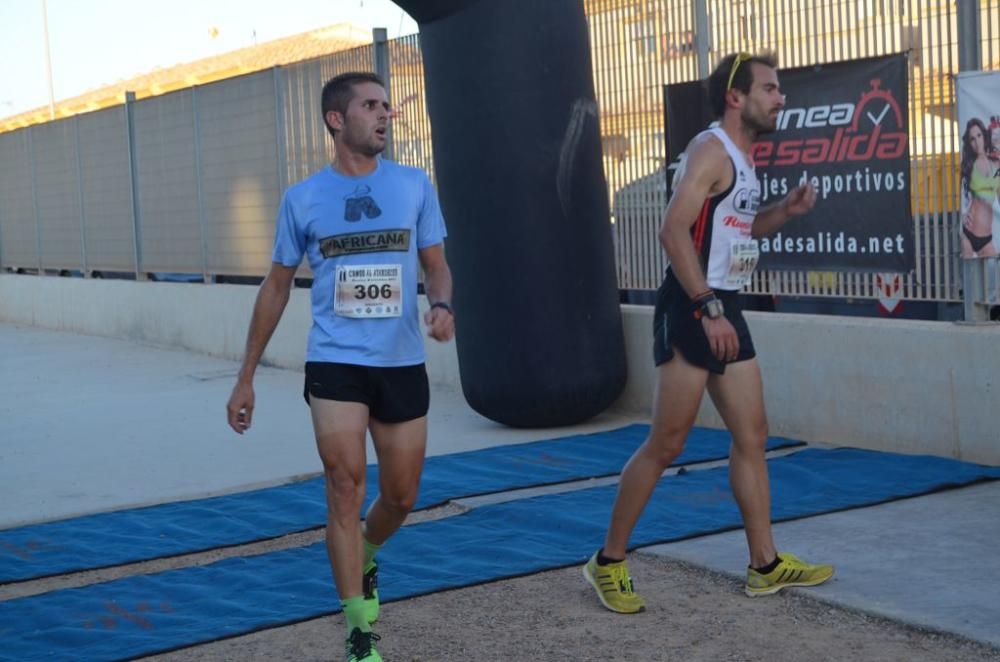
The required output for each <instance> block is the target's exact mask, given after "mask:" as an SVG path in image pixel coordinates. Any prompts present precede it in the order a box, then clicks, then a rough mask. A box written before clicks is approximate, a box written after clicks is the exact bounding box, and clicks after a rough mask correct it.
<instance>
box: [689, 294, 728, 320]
mask: <svg viewBox="0 0 1000 662" xmlns="http://www.w3.org/2000/svg"><path fill="white" fill-rule="evenodd" d="M725 314H726V309H725V307H724V306H723V305H722V301H721V300H720V299H719V298H718V297H715V296H711V297H708V298H707V299H705V300H704V301H702V302H701V305H700V306H699V307H698V308H696V309H695V311H694V316H695V319H701V318H702V317H707V318H708V319H710V320H717V319H719V318H720V317H722V316H723V315H725Z"/></svg>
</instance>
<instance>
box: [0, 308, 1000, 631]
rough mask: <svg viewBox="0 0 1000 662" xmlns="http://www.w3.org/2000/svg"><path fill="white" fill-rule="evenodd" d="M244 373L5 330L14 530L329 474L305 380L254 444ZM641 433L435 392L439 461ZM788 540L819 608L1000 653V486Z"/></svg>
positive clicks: (212, 361)
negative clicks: (242, 387)
mask: <svg viewBox="0 0 1000 662" xmlns="http://www.w3.org/2000/svg"><path fill="white" fill-rule="evenodd" d="M236 369H237V364H235V363H234V362H232V361H227V360H222V359H217V358H211V357H207V356H202V355H198V354H193V353H189V352H182V351H177V350H172V349H165V348H158V347H152V346H148V345H140V344H136V343H133V342H129V341H124V340H114V339H109V338H100V337H94V336H83V335H74V334H68V333H61V332H54V331H47V330H42V329H38V328H34V327H27V326H13V325H2V324H0V528H8V527H12V526H17V525H20V524H26V523H32V522H41V521H47V520H53V519H62V518H65V517H71V516H75V515H81V514H87V513H93V512H101V511H106V510H115V509H120V508H127V507H133V506H137V505H148V504H153V503H160V502H166V501H175V500H181V499H191V498H199V497H203V496H207V495H213V494H221V493H226V492H232V491H238V490H243V489H248V488H252V487H260V486H265V485H273V484H280V483H283V482H287V481H289V480H293V479H295V478H298V477H301V476H303V475H311V474H315V473H317V472H318V471H319V470H320V464H319V460H318V458H317V456H316V451H315V448H314V446H313V442H312V430H311V425H310V422H309V416H308V410H307V409H306V406H305V404H304V402H303V400H302V396H301V388H302V375H301V373H299V372H296V371H290V370H281V369H275V368H268V367H263V368H261V369H260V370H259V372H258V376H257V379H256V392H257V409H256V412H255V418H254V424H253V427H252V429H251V431H250V432H249V433H248V434H247V435H245V436H243V437H240V436H238V435H236V434H235V433H233V432H232V431H231V430H230V429H229V428H228V426H227V425H226V422H225V415H224V405H225V401H226V399H227V397H228V394H229V390H230V389H231V387H232V383H233V379H234V376H235V372H236ZM631 422H636V421H635V418H634V417H629V416H623V415H619V414H616V413H615V412H609V413H605V414H602V415H601V416H599V417H597V418H596V419H594V420H592V421H589V422H588V423H587V424H585V425H579V426H574V427H573V428H564V429H558V430H513V429H509V428H505V427H503V426H500V425H499V424H496V423H493V422H492V421H489V420H486V419H484V418H482V417H481V416H479V415H478V414H476V413H475V412H473V411H471V410H470V409H469V408H468V406H467V405H466V404H465V402H464V400H463V398H462V396H461V394H460V393H458V392H455V391H453V390H448V389H441V388H436V389H435V390H434V392H433V395H432V406H431V414H430V428H431V437H430V441H429V445H428V453H429V454H431V455H436V454H442V453H450V452H456V451H461V450H472V449H476V448H483V447H487V446H495V445H501V444H513V443H520V442H525V441H532V440H537V439H545V438H552V437H557V436H564V435H567V434H572V433H584V432H593V431H597V430H604V429H609V428H614V427H618V426H621V425H625V424H628V423H631ZM593 485H594V483H593V482H587V481H585V482H584V483H582V484H577V485H573V484H571V485H566V486H561V487H559V488H558V489H576V488H578V487H581V486H587V487H590V486H593ZM467 505H472V506H474V505H475V503H471V504H467ZM775 532H776V538H777V539H778V541H779V547H782V548H786V549H788V550H789V551H793V552H795V553H796V554H799V555H800V556H802V557H804V558H807V559H812V558H815V559H820V560H824V561H826V560H829V561H831V562H833V563H835V564H836V565H837V575H836V577H835V579H834V580H833V581H832V582H830V583H829V584H827V585H825V586H823V587H817V588H814V589H810V590H809V594H810V595H811V596H813V597H815V598H817V599H820V600H825V601H829V602H831V603H836V604H839V605H843V606H846V607H849V608H852V609H858V610H862V611H865V612H869V613H873V614H878V615H881V616H885V617H887V618H890V619H895V620H900V621H903V622H906V623H910V624H914V625H917V626H920V627H925V628H931V629H935V630H942V631H947V632H951V633H955V634H959V635H962V636H965V637H968V638H971V639H974V640H977V641H980V642H983V643H988V644H991V645H993V646H997V647H1000V597H998V596H1000V580H998V577H1000V483H997V482H994V483H988V484H983V485H976V486H973V487H968V488H964V489H961V490H953V491H948V492H944V493H940V494H936V495H930V496H925V497H919V498H914V499H906V500H902V501H897V502H893V503H889V504H884V505H880V506H874V507H870V508H863V509H857V510H852V511H847V512H843V513H835V514H831V515H824V516H818V517H812V518H808V519H805V520H800V521H796V522H789V523H784V524H778V525H776V527H775ZM645 551H649V552H653V553H656V554H663V555H666V556H669V557H673V558H678V559H682V560H685V561H689V562H692V563H695V564H697V565H701V566H704V567H708V568H712V569H715V570H719V571H722V572H729V573H733V574H741V573H742V569H743V567H744V565H745V563H746V551H745V543H744V541H743V535H742V533H741V532H730V533H724V534H718V535H714V536H707V537H703V538H697V539H693V540H688V541H684V542H680V543H673V544H668V545H659V546H656V547H651V548H647V549H646V550H645ZM640 581H641V578H640Z"/></svg>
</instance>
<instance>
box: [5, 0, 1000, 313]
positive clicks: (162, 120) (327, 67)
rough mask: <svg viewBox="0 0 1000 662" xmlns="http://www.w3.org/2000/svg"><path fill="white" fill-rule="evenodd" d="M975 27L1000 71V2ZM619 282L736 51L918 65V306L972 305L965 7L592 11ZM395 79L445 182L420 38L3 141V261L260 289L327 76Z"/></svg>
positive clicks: (406, 152) (648, 248)
mask: <svg viewBox="0 0 1000 662" xmlns="http://www.w3.org/2000/svg"><path fill="white" fill-rule="evenodd" d="M974 4H978V12H976V13H974V15H973V17H972V18H974V19H976V20H975V21H974V25H975V27H976V29H977V31H978V34H979V42H978V45H979V53H980V62H979V63H978V67H979V68H982V69H991V68H997V67H1000V0H981V1H980V2H978V3H974ZM584 5H585V10H586V12H587V15H588V20H589V25H590V38H591V47H592V61H593V69H594V82H595V89H596V93H597V98H598V102H599V105H600V109H601V128H602V138H603V147H604V166H605V173H606V177H607V182H608V195H609V198H610V203H611V210H612V219H611V222H612V223H614V227H615V232H614V236H615V251H616V260H617V265H618V280H619V286H620V287H621V288H624V289H654V288H656V287H657V286H658V284H659V281H660V279H661V277H662V274H663V269H664V268H665V266H666V265H665V256H664V254H663V251H662V249H661V248H660V246H659V243H658V240H657V228H658V226H659V223H660V220H661V217H662V214H663V210H664V209H665V207H666V186H665V181H666V180H665V177H666V173H665V165H666V163H665V161H666V144H665V139H664V134H665V130H664V112H663V88H664V86H665V85H666V84H669V83H676V82H683V81H688V80H695V79H698V78H701V77H704V76H706V75H707V74H708V72H709V70H710V68H711V66H712V65H713V64H714V62H715V61H716V60H717V59H718V58H720V57H722V56H723V55H724V54H726V53H728V52H732V51H736V50H762V49H767V50H772V51H774V52H775V53H776V54H777V56H778V58H779V61H780V63H781V65H782V66H788V67H794V66H801V65H808V64H817V63H826V62H833V61H838V60H845V59H852V58H859V57H868V56H874V55H880V54H886V53H893V52H901V51H905V52H908V53H909V54H910V57H909V83H910V98H909V108H910V117H909V126H910V127H911V128H910V152H911V155H912V164H911V175H912V179H911V181H912V184H911V198H912V208H913V222H914V228H915V234H916V251H917V267H916V269H915V271H914V272H913V273H912V274H908V275H907V276H906V277H905V279H904V285H903V292H902V294H903V298H904V299H910V300H924V301H960V300H961V283H962V276H961V268H960V264H959V258H958V248H959V246H958V240H957V223H958V219H957V211H956V207H957V170H958V167H957V165H958V158H957V152H958V146H957V140H958V138H957V135H958V130H957V128H956V126H955V119H954V118H955V109H954V106H955V103H954V100H955V93H954V85H953V75H954V74H955V73H957V72H958V70H959V55H960V53H959V33H960V31H961V30H963V29H964V28H962V22H961V21H959V20H958V16H957V9H956V5H955V4H954V3H951V2H939V1H937V0H861V1H858V2H856V1H854V0H850V1H848V0H798V1H796V0H644V1H643V0H586V2H585V3H584ZM358 69H366V70H371V69H381V73H382V74H383V75H384V76H386V77H387V79H388V82H389V88H390V89H389V93H390V98H391V99H392V100H393V102H394V104H395V106H396V107H397V109H398V113H399V114H398V116H397V117H396V119H395V120H394V123H393V124H394V126H393V133H392V140H391V154H390V156H391V157H392V158H394V159H395V160H398V161H400V162H402V163H406V164H409V165H414V166H417V167H421V168H424V169H426V170H427V171H428V173H430V174H431V176H432V177H433V167H434V162H433V150H432V148H431V129H430V121H429V119H428V116H427V111H426V102H425V98H424V85H423V62H422V58H421V54H420V49H419V43H418V38H417V36H416V35H413V36H409V37H403V38H400V39H395V40H392V41H386V40H385V39H384V35H379V34H378V32H376V38H375V43H373V44H372V45H370V46H365V47H361V48H356V49H353V50H349V51H344V52H341V53H335V54H332V55H329V56H325V57H321V58H316V59H313V60H308V61H304V62H301V63H297V64H295V65H291V66H286V67H276V68H274V69H270V70H267V71H262V72H258V73H254V74H249V75H246V76H240V77H238V78H232V79H228V80H224V81H219V82H216V83H211V84H208V85H204V86H197V87H192V88H189V89H185V90H180V91H177V92H172V93H169V94H165V95H162V96H158V97H152V98H148V99H143V100H141V101H129V102H128V103H126V104H125V105H124V106H120V107H117V108H109V109H106V110H101V111H97V112H94V113H88V114H85V115H79V116H75V117H72V118H67V119H62V120H57V121H54V122H49V123H46V124H39V125H34V126H31V127H27V128H23V129H18V130H15V131H12V132H8V133H0V266H2V267H5V268H9V269H29V270H39V271H46V270H75V271H82V272H84V273H85V274H88V275H89V274H91V273H93V272H95V271H102V270H106V271H125V272H135V273H136V274H137V275H138V276H139V277H143V275H144V274H147V273H150V272H187V273H195V274H199V273H200V274H202V276H203V277H204V278H205V279H206V280H208V279H210V278H211V276H213V275H216V274H225V275H240V276H260V275H263V273H265V272H266V270H267V268H268V266H269V264H270V250H271V241H272V236H273V226H274V217H275V210H276V208H277V204H278V200H279V198H280V195H281V191H282V190H283V189H284V188H285V187H286V186H287V185H288V184H290V183H292V182H294V181H297V180H300V179H302V178H304V177H305V176H307V175H308V174H310V173H311V172H314V171H315V170H317V169H318V168H320V167H322V166H323V165H324V164H326V163H328V162H329V161H330V159H331V158H332V156H333V145H332V141H331V140H330V139H329V137H328V135H327V132H326V129H325V127H324V126H323V124H322V119H321V117H320V114H319V106H320V104H319V95H320V90H321V88H322V85H323V82H324V81H326V80H327V79H329V78H330V77H332V76H333V75H336V74H337V73H341V72H343V71H348V70H358ZM875 276H876V275H875V274H868V273H817V272H762V273H759V274H757V275H756V276H755V278H754V281H753V283H752V284H751V288H750V291H751V292H754V293H760V294H774V295H810V296H834V297H851V298H875V297H877V291H876V286H875Z"/></svg>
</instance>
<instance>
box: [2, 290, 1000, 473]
mask: <svg viewBox="0 0 1000 662" xmlns="http://www.w3.org/2000/svg"><path fill="white" fill-rule="evenodd" d="M256 294H257V288H255V287H248V286H243V285H200V284H175V283H135V282H129V281H104V280H82V279H74V278H54V277H41V278H39V277H36V276H16V275H10V274H3V275H0V322H6V323H14V324H25V325H34V326H40V327H45V328H49V329H57V330H62V331H72V332H78V333H85V334H96V335H105V336H112V337H120V338H128V339H132V340H138V341H143V342H150V343H155V344H160V345H169V346H173V347H182V348H185V349H189V350H193V351H196V352H201V353H205V354H210V355H213V356H219V357H223V358H230V359H239V358H240V356H241V354H242V351H243V345H244V342H245V338H246V331H247V325H248V323H249V319H250V312H251V310H252V308H253V302H254V298H255V296H256ZM424 305H426V304H424ZM622 311H623V317H624V326H625V337H626V347H627V354H628V363H629V364H628V370H629V379H628V384H627V386H626V389H625V392H624V393H623V394H622V396H621V398H619V400H618V402H617V403H616V405H615V407H616V408H617V409H619V410H622V411H627V412H634V413H636V414H638V415H640V416H648V414H649V409H650V403H651V395H652V384H653V379H654V375H655V371H654V368H653V361H652V309H651V308H649V307H645V306H623V307H622ZM747 319H748V322H749V324H750V327H751V331H752V332H753V336H754V343H755V345H756V347H757V352H758V356H759V359H760V363H761V369H762V371H763V374H764V385H765V392H766V396H767V406H768V416H769V419H770V423H771V431H772V433H773V434H777V435H783V436H788V437H793V438H797V439H803V440H806V441H815V442H824V443H829V444H842V445H850V446H859V447H864V448H874V449H881V450H891V451H899V452H907V453H932V454H937V455H945V456H951V457H957V458H961V459H965V460H970V461H975V462H984V463H989V464H1000V389H998V387H997V385H996V384H994V381H995V379H996V378H997V376H1000V351H998V347H1000V326H997V325H985V326H964V325H956V324H951V323H947V322H919V321H911V320H883V319H867V318H853V317H835V316H816V315H789V314H781V313H747ZM309 324H310V313H309V292H308V291H307V290H296V291H294V292H293V294H292V298H291V301H290V302H289V305H288V308H287V309H286V312H285V315H284V317H283V318H282V321H281V324H280V325H279V326H278V329H277V331H276V332H275V335H274V337H273V338H272V340H271V342H270V344H269V345H268V350H267V353H266V354H265V357H264V361H265V363H267V364H269V365H275V366H280V367H286V368H292V369H300V368H301V367H302V364H303V361H304V357H305V341H306V334H307V332H308V329H309ZM427 350H428V373H429V375H430V378H431V381H432V383H434V384H437V385H447V386H451V387H455V388H457V387H459V378H458V360H457V357H456V352H455V344H454V343H447V344H444V345H442V344H440V343H436V342H434V341H432V340H429V339H428V341H427ZM2 351H3V348H0V353H2ZM699 424H701V425H708V426H712V427H720V426H721V421H720V420H719V418H718V415H717V414H716V412H715V410H714V408H713V407H712V406H711V403H710V401H709V399H708V398H707V397H706V398H705V401H704V403H703V405H702V410H701V412H700V414H699Z"/></svg>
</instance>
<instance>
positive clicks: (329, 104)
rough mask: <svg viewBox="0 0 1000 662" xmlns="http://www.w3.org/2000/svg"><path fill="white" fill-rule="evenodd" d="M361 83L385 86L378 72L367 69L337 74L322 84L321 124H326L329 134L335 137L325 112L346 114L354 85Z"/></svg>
mask: <svg viewBox="0 0 1000 662" xmlns="http://www.w3.org/2000/svg"><path fill="white" fill-rule="evenodd" d="M361 83H375V84H376V85H380V86H382V87H385V83H383V82H382V79H381V78H379V76H378V74H373V73H371V72H369V71H348V72H347V73H344V74H340V75H339V76H334V77H333V78H331V79H330V80H328V81H327V82H326V85H324V86H323V94H322V100H321V102H320V103H321V104H322V106H323V124H324V125H326V130H327V131H329V132H330V135H331V136H333V137H336V136H337V132H336V131H334V130H333V127H332V126H330V125H329V124H327V121H326V114H327V113H328V112H330V111H331V110H333V111H336V112H338V113H340V114H341V115H346V114H347V106H348V105H350V103H351V99H353V98H354V86H355V85H359V84H361Z"/></svg>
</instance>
